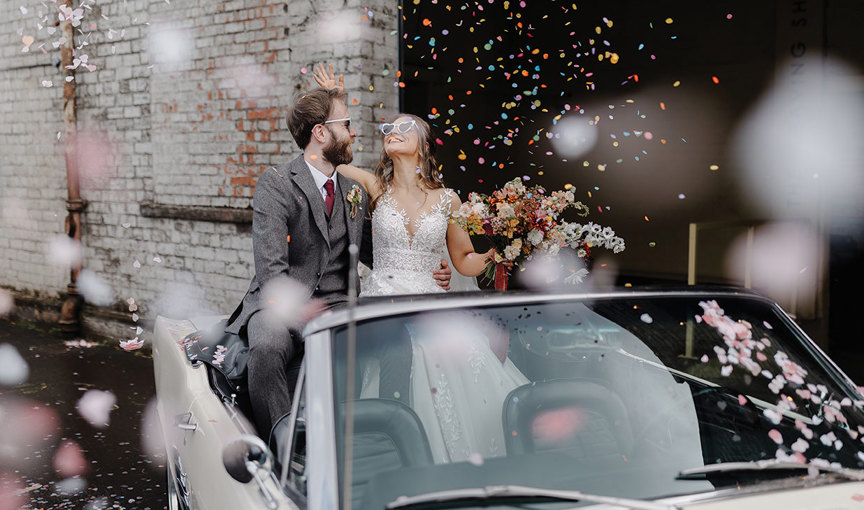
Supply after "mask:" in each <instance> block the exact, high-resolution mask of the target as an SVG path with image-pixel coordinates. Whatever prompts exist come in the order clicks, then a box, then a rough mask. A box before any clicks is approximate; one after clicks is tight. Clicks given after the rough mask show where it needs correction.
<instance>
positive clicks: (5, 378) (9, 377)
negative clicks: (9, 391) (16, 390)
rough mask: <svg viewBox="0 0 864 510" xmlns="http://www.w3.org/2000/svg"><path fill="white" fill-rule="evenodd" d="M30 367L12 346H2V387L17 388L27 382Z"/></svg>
mask: <svg viewBox="0 0 864 510" xmlns="http://www.w3.org/2000/svg"><path fill="white" fill-rule="evenodd" d="M29 375H30V367H29V366H28V365H27V362H26V361H24V358H22V357H21V355H20V354H19V353H18V349H16V348H15V346H13V345H11V344H0V385H2V386H7V387H11V386H17V385H19V384H21V383H23V382H24V381H26V380H27V377H29Z"/></svg>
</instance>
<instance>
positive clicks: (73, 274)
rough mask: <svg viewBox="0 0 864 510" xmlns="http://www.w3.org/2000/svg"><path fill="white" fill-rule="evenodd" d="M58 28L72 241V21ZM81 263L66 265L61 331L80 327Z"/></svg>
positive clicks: (77, 230)
mask: <svg viewBox="0 0 864 510" xmlns="http://www.w3.org/2000/svg"><path fill="white" fill-rule="evenodd" d="M63 4H64V5H65V6H66V7H68V8H69V9H70V10H71V9H74V5H73V1H72V0H65V1H64V2H63ZM60 24H61V29H62V31H63V37H64V38H65V39H66V43H65V44H64V45H63V46H62V48H61V50H60V51H61V65H62V66H63V74H64V78H65V80H64V83H63V146H64V149H65V156H66V158H65V159H66V188H67V190H68V196H67V199H66V210H67V211H68V212H69V214H68V215H67V216H66V221H65V231H66V235H68V236H69V237H71V238H72V239H74V240H75V241H78V242H80V241H81V213H82V212H83V211H84V207H85V205H86V204H85V203H84V200H82V199H81V193H80V186H79V179H78V156H77V152H76V147H75V144H76V138H77V137H76V135H77V117H76V114H75V69H71V67H72V65H73V63H72V61H73V59H74V58H75V31H74V29H73V27H72V23H70V22H69V21H62V22H61V23H60ZM80 271H81V265H80V264H76V265H73V266H72V268H71V269H70V274H69V284H68V285H67V286H66V299H65V300H64V301H63V306H62V307H61V309H60V329H61V330H62V331H63V332H64V333H71V334H77V333H78V332H79V331H80V329H81V322H80V319H81V305H82V298H81V295H80V294H78V289H77V287H76V286H75V282H77V281H78V273H79V272H80Z"/></svg>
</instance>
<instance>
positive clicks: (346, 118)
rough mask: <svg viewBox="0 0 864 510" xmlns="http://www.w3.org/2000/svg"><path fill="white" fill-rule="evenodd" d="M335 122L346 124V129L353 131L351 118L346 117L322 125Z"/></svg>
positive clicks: (326, 121) (327, 121)
mask: <svg viewBox="0 0 864 510" xmlns="http://www.w3.org/2000/svg"><path fill="white" fill-rule="evenodd" d="M334 122H344V123H345V124H344V125H345V129H347V130H349V131H350V130H351V117H345V118H344V119H333V120H325V121H324V122H322V124H332V123H334Z"/></svg>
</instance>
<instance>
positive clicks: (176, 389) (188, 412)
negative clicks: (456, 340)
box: [154, 291, 864, 510]
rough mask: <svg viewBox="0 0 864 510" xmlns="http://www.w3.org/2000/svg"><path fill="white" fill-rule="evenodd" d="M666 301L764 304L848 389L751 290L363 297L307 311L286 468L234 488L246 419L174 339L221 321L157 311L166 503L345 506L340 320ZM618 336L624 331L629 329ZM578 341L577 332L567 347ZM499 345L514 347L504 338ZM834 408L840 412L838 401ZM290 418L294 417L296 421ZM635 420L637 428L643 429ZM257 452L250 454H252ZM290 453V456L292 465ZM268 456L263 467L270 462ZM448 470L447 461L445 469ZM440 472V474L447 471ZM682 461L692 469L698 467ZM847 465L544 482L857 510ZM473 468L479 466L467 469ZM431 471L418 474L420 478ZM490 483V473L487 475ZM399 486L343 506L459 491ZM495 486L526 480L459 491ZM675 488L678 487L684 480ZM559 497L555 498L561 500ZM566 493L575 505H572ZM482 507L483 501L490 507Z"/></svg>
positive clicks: (859, 491)
mask: <svg viewBox="0 0 864 510" xmlns="http://www.w3.org/2000/svg"><path fill="white" fill-rule="evenodd" d="M667 297H675V298H681V299H689V300H702V301H700V302H704V300H710V299H717V300H720V301H721V303H722V302H723V300H724V299H726V300H729V301H736V300H741V299H745V300H746V299H750V300H752V301H753V302H754V303H760V302H761V303H762V304H763V305H764V306H768V307H771V310H773V313H775V314H776V315H775V318H776V320H777V322H780V321H783V322H785V324H783V325H782V327H783V328H787V329H788V331H789V334H794V335H796V338H800V339H802V342H805V345H803V347H802V349H804V351H807V352H808V353H810V354H809V355H812V356H813V357H814V359H815V360H817V361H814V363H818V364H819V365H820V366H822V367H824V368H825V370H827V371H828V372H831V377H832V378H833V379H831V383H832V384H834V385H836V386H837V387H838V388H843V391H847V389H849V388H854V385H853V384H852V383H851V381H849V380H848V378H847V377H846V376H845V375H843V374H842V372H840V371H839V369H838V368H837V367H836V365H834V364H833V363H832V362H831V361H830V360H829V359H828V358H827V356H825V355H824V353H822V352H821V351H820V350H819V349H818V347H817V346H816V345H815V344H814V343H813V342H812V341H810V340H809V339H807V338H806V336H804V334H803V332H802V331H801V330H800V329H798V328H797V326H795V325H794V323H793V322H792V321H791V319H789V318H788V316H786V315H785V314H783V312H782V311H781V310H780V309H779V307H777V306H776V305H773V304H771V303H770V302H768V301H767V300H764V299H762V298H758V297H754V296H749V297H748V296H744V297H742V296H741V294H740V293H739V292H737V291H722V292H718V291H711V292H704V291H701V292H697V291H690V292H686V291H685V292H677V293H669V292H634V291H628V292H626V293H612V294H596V295H589V296H585V295H569V296H568V295H527V294H482V293H478V294H475V295H461V296H452V297H447V298H438V299H433V298H429V297H419V296H418V297H414V298H404V299H396V300H379V301H374V302H370V303H366V304H363V305H362V306H359V307H358V308H356V309H354V310H342V311H338V312H335V313H329V314H327V315H325V316H322V317H319V318H318V319H316V320H315V321H313V322H312V323H311V324H309V325H308V326H307V328H306V330H305V342H306V356H305V359H304V366H303V368H302V369H301V377H300V381H299V383H298V392H297V395H302V397H301V398H295V402H294V412H293V413H292V414H291V416H290V417H289V419H288V420H287V429H286V430H288V431H289V434H287V435H285V436H284V437H286V438H288V439H287V442H285V443H282V444H280V445H279V449H280V451H279V452H276V455H275V457H276V458H278V460H280V461H281V462H280V464H281V465H283V466H290V469H289V468H288V467H286V468H285V469H282V470H279V469H277V468H275V467H273V464H271V465H270V466H268V465H267V462H266V460H267V459H266V458H265V457H266V456H264V455H258V456H257V459H253V460H256V462H247V464H246V465H247V467H249V468H250V470H251V471H252V472H253V474H254V475H255V476H254V477H253V478H252V479H251V480H250V481H248V482H247V483H241V482H240V481H238V480H237V479H236V477H232V476H231V475H229V474H228V471H227V470H226V467H225V464H224V462H225V459H226V458H228V457H230V455H231V453H230V451H231V445H235V446H236V445H237V444H238V438H245V439H244V440H242V441H241V442H240V443H241V444H243V445H244V447H245V448H246V450H244V451H246V453H248V451H250V450H255V447H256V446H255V443H254V429H253V428H252V427H251V426H250V425H249V423H248V421H247V420H246V418H245V417H244V416H243V415H242V413H241V412H239V411H238V407H237V406H236V405H234V403H233V402H232V399H230V398H225V397H224V396H223V397H222V398H220V397H219V396H218V395H217V394H216V393H215V392H214V391H213V389H212V385H211V381H210V379H209V378H208V372H207V371H208V368H207V367H206V366H205V364H203V363H200V362H198V363H196V362H195V360H191V361H190V359H189V357H188V356H187V353H186V352H185V351H184V348H183V344H184V338H185V337H187V335H189V334H190V333H193V332H195V331H198V330H206V329H207V328H209V327H211V326H212V325H213V324H214V323H216V322H217V321H218V320H219V319H221V317H205V318H200V319H192V320H175V319H167V318H163V317H160V318H159V319H157V321H156V326H155V343H154V366H155V376H156V384H157V393H158V411H159V415H160V417H161V420H162V424H163V431H164V434H165V438H166V449H167V451H168V457H169V459H170V460H169V462H168V464H169V470H168V471H169V472H168V484H169V493H170V495H171V508H187V507H188V508H206V509H216V510H218V509H223V508H224V509H239V508H243V509H249V510H257V509H265V508H271V509H275V508H279V509H287V508H311V509H315V510H318V509H336V508H340V507H341V508H344V507H345V506H346V505H344V504H342V503H341V501H342V499H343V498H342V497H341V496H340V494H342V492H341V491H343V489H344V487H343V486H342V482H344V478H342V479H340V472H341V471H340V467H339V459H340V458H341V457H340V456H339V455H337V451H338V450H339V446H338V445H339V444H341V443H340V441H341V439H340V437H341V436H340V435H341V434H343V433H344V430H343V429H342V428H341V427H340V425H339V424H340V423H342V422H340V415H339V413H340V412H341V410H342V409H343V408H342V407H339V406H336V405H335V402H336V398H337V396H336V394H337V393H338V391H341V390H338V389H337V388H335V387H334V385H335V384H336V383H335V382H334V381H336V380H337V379H338V378H337V377H335V376H336V374H335V373H334V372H336V371H338V370H339V369H338V368H334V367H338V366H339V365H338V364H337V363H336V362H335V361H334V359H335V358H336V357H338V353H335V352H334V351H333V349H334V346H335V345H337V337H339V335H343V336H344V335H345V332H346V331H347V330H350V327H349V326H350V325H351V324H353V323H354V322H353V321H356V323H357V324H360V326H358V327H357V328H358V329H357V330H356V331H359V335H360V336H359V337H358V338H359V339H360V341H361V342H362V338H363V334H364V333H363V331H364V330H363V329H362V328H363V326H362V325H363V324H366V325H367V326H366V327H367V328H372V327H373V326H374V324H375V321H376V320H378V319H381V318H387V317H403V316H404V317H409V318H410V317H411V314H418V313H424V314H427V313H436V312H438V313H448V311H455V310H465V309H482V310H486V311H489V310H492V311H494V310H505V309H512V310H518V309H522V308H524V309H525V310H528V309H529V308H530V307H532V306H537V307H542V306H552V307H554V306H567V305H568V303H572V304H573V306H574V307H581V306H583V303H589V302H590V303H613V302H615V300H622V301H625V300H634V299H635V300H647V301H645V302H649V303H650V302H652V301H651V300H657V302H662V299H664V298H667ZM639 302H642V301H639ZM694 302H695V301H694ZM628 303H629V302H628ZM628 306H629V305H628ZM760 306H761V305H760ZM508 307H509V308H508ZM655 313H656V312H655ZM636 317H638V315H636ZM654 320H655V321H656V320H658V317H655V318H654ZM642 322H643V323H648V320H647V319H645V318H644V317H643V318H642ZM598 323H599V322H598ZM577 326H578V324H577ZM640 327H641V326H640ZM681 327H682V328H684V327H686V326H685V324H684V323H683V322H682V323H681ZM775 327H778V328H780V327H781V324H779V323H778V324H775ZM346 328H347V329H346ZM620 329H621V330H622V331H624V332H625V333H627V331H626V329H627V328H625V327H623V326H622V327H621V328H620ZM631 329H632V328H631ZM561 331H569V330H561ZM682 331H683V330H682ZM627 334H628V335H629V333H627ZM682 335H683V333H682ZM681 338H682V339H683V338H684V337H683V336H682V337H681ZM583 340H584V339H580V340H578V341H577V343H578V342H582V341H583ZM512 341H513V340H511V342H512ZM682 342H683V340H682ZM358 345H359V344H358ZM573 345H575V344H573ZM580 345H581V344H580ZM566 348H567V347H566V346H565V347H564V348H563V349H564V350H566ZM682 348H683V347H682ZM511 349H512V350H515V349H513V347H512V345H511ZM625 350H626V349H621V348H619V349H618V351H616V352H623V351H625ZM610 352H611V351H610ZM547 354H548V353H547ZM625 354H627V356H629V357H630V358H633V359H636V360H639V361H638V366H644V367H648V368H647V369H649V370H651V369H652V368H651V367H652V366H654V365H657V362H656V361H654V360H652V359H648V357H638V356H636V355H633V354H632V349H630V350H629V351H628V352H625ZM631 361H632V360H631ZM655 368H656V367H655ZM667 369H668V370H670V374H672V376H674V377H676V378H680V377H683V378H684V381H685V382H686V383H687V384H690V385H691V386H692V385H693V384H696V385H704V386H705V387H706V388H708V389H709V390H711V389H712V388H714V387H715V386H717V385H716V384H715V383H711V382H709V381H708V380H707V379H701V378H699V377H694V376H691V375H688V374H686V373H684V372H681V373H680V374H679V373H677V372H676V371H675V370H674V369H670V368H667ZM826 373H827V372H826ZM820 375H821V374H820ZM681 384H684V383H681ZM687 384H684V386H687ZM849 394H850V395H852V396H853V397H854V396H855V394H853V393H849ZM650 397H651V395H647V396H645V397H644V398H650ZM859 397H860V396H859ZM751 400H753V402H754V403H755V404H754V405H756V407H758V409H760V410H772V409H776V406H774V404H772V403H770V402H768V401H767V400H765V401H763V400H760V399H758V398H756V397H751ZM748 405H749V404H748ZM860 405H861V402H860V401H856V402H855V403H854V405H853V407H854V408H855V409H856V411H855V412H856V413H857V412H860ZM844 409H851V408H849V407H844ZM779 412H781V414H783V419H784V420H785V419H789V420H792V419H793V418H794V417H795V416H798V415H797V414H795V413H794V412H791V411H788V412H787V411H783V410H782V409H781V410H780V411H779ZM849 412H850V413H851V412H852V411H851V410H850V411H849ZM298 416H299V418H297V417H298ZM700 419H701V418H700ZM306 425H308V427H307V426H306ZM505 426H506V425H505ZM636 426H638V424H634V427H636ZM700 426H701V425H700ZM647 427H648V425H646V428H647ZM814 427H815V425H814ZM661 428H662V427H661ZM671 430H673V429H671V428H667V429H666V432H669V431H671ZM298 434H299V435H298ZM514 435H515V434H514ZM301 436H302V438H303V439H304V442H305V446H302V447H298V439H297V437H301ZM682 440H684V439H682ZM817 440H818V438H817ZM244 441H245V442H244ZM856 444H857V445H858V446H857V447H856V446H854V445H856ZM849 445H852V446H849ZM843 447H844V448H853V449H854V448H858V450H857V452H854V451H853V452H852V455H853V456H854V454H855V453H859V457H861V458H862V459H864V453H860V452H862V451H864V449H862V445H861V442H860V441H859V442H854V441H853V442H849V444H848V445H847V444H845V443H844V446H843ZM298 448H299V449H298ZM301 450H302V451H301ZM298 451H300V452H301V455H300V456H299V457H295V455H296V454H297V452H298ZM258 453H259V454H260V452H258ZM696 453H697V455H701V454H700V453H699V452H696ZM271 455H272V454H271ZM289 455H290V458H291V459H292V462H285V461H286V460H287V459H288V458H289ZM770 457H773V452H771V456H770ZM262 459H263V460H262ZM294 459H299V460H298V461H296V462H295V461H294ZM502 459H504V460H501V459H489V460H488V461H487V463H486V464H485V466H490V467H489V469H493V468H492V467H491V466H494V464H495V462H504V461H505V460H506V459H507V457H503V458H502ZM270 462H271V463H272V460H271V461H270ZM708 464H710V463H706V465H708ZM540 465H542V464H540ZM452 466H455V464H454V465H452ZM445 467H446V468H448V469H449V468H450V467H451V466H445ZM682 467H690V466H682ZM694 467H699V465H696V466H694ZM852 468H853V469H849V470H848V472H847V473H845V474H844V473H840V472H839V471H838V472H817V471H816V470H815V468H812V469H811V470H810V473H809V474H808V471H807V470H803V471H796V472H795V473H794V475H792V476H787V477H780V478H778V479H771V480H764V481H760V482H758V483H752V484H744V485H741V486H740V487H733V488H728V487H721V488H711V489H709V490H705V489H704V488H703V489H698V490H695V487H697V485H694V486H693V487H694V491H693V492H692V493H684V492H677V493H674V494H673V493H667V494H660V495H657V497H639V498H634V497H633V494H632V493H629V492H628V490H627V481H626V480H624V479H622V480H621V481H620V483H621V489H622V490H621V494H620V495H619V494H610V491H609V490H604V491H602V492H603V494H602V495H599V496H592V493H593V492H592V491H591V490H589V489H590V488H591V487H578V489H579V490H580V491H581V492H582V493H583V494H582V495H581V497H577V496H579V495H578V494H577V493H574V492H572V490H570V489H575V488H576V487H567V490H564V489H561V488H560V487H556V488H555V489H556V490H558V491H559V492H561V494H559V495H561V496H562V497H563V493H565V492H566V493H568V494H569V496H567V497H570V498H572V499H573V503H574V505H576V504H578V506H580V507H586V508H588V507H590V508H622V507H624V508H652V509H654V508H681V509H690V508H693V509H697V508H698V509H720V508H730V509H731V508H735V509H736V510H746V509H750V508H753V509H756V508H759V509H764V508H783V509H787V510H788V509H797V508H800V509H808V510H812V509H820V508H825V509H828V508H835V509H836V508H850V509H852V508H864V482H862V481H861V480H864V472H861V471H855V470H854V469H855V468H857V466H852ZM412 469H414V470H416V469H418V468H410V467H406V468H405V469H403V470H400V471H402V472H403V474H404V475H405V476H408V478H406V480H409V479H411V478H410V473H411V472H412V471H411V470H412ZM423 469H439V467H438V465H436V466H433V467H431V468H423ZM454 469H455V468H454ZM477 469H486V468H485V467H483V468H480V467H478V468H477ZM658 469H660V468H658ZM418 472H420V471H418ZM433 472H434V471H430V473H433ZM442 473H443V471H442ZM790 474H791V473H790ZM394 476H395V475H394ZM736 476H737V475H736ZM441 479H442V480H445V479H446V476H443V477H442V478H441ZM490 479H492V480H494V477H491V478H490ZM340 480H341V481H340ZM394 480H397V481H398V477H397V478H394ZM394 483H396V482H394ZM442 483H443V482H442ZM610 483H612V484H614V483H615V482H614V481H610ZM682 483H684V482H682ZM400 485H401V484H400ZM407 485H410V484H407ZM407 485H406V486H405V487H406V488H405V489H404V490H405V491H406V492H407V493H406V494H405V495H404V496H406V497H401V498H400V497H398V495H399V491H400V490H402V488H401V487H395V488H394V487H385V488H386V490H385V491H383V492H387V493H389V492H392V493H393V494H396V495H397V497H393V498H391V497H390V496H386V494H385V495H382V496H381V497H384V498H385V500H382V501H383V504H381V503H376V504H375V505H372V506H363V505H358V504H357V503H356V502H355V504H354V508H358V506H360V507H362V508H370V509H371V508H374V509H375V510H384V508H385V507H387V508H391V507H392V508H399V507H402V508H413V506H412V505H411V501H410V500H411V498H417V497H421V498H422V497H424V495H427V496H428V495H431V497H432V499H434V498H435V494H436V493H441V494H443V495H444V496H442V497H443V498H444V499H447V498H448V497H451V496H452V495H453V493H454V491H455V493H458V492H459V491H464V490H468V489H466V488H464V487H461V488H459V487H456V488H453V487H445V486H441V487H437V488H436V490H429V491H426V492H424V493H421V494H419V495H418V494H412V493H411V490H412V489H410V488H408V487H407ZM431 485H432V486H434V485H435V484H434V483H432V484H431ZM502 485H529V484H527V483H519V484H513V483H512V481H511V482H507V483H504V482H500V483H483V484H481V485H480V486H479V487H477V488H473V489H470V490H478V489H479V490H484V491H485V490H487V489H488V490H489V494H494V493H495V490H499V491H500V490H501V486H502ZM680 486H681V487H688V486H687V485H686V483H684V485H680ZM484 487H485V488H486V489H484ZM676 487H678V485H676ZM545 490H548V489H545ZM394 491H395V492H394ZM427 493H428V494H427ZM448 494H449V495H448ZM475 495H476V494H475ZM375 497H377V495H375V496H372V497H370V496H369V495H367V497H366V499H364V500H363V501H376V500H375ZM567 497H564V500H566V498H567ZM481 499H482V498H481ZM577 499H578V502H577V501H576V500H577ZM564 500H562V501H564ZM416 503H417V505H418V506H417V508H421V507H422V508H435V507H436V505H435V504H434V503H433V504H431V506H423V505H426V503H423V504H421V502H420V501H417V502H416ZM547 503H548V502H547ZM486 504H487V505H488V504H490V502H487V503H486ZM494 505H496V506H498V505H500V506H508V505H509V503H508V502H507V500H506V499H502V500H501V501H495V503H494ZM536 505H537V506H536V507H537V508H545V507H544V506H543V505H544V503H538V504H536ZM475 506H476V505H474V504H472V503H470V502H461V503H454V504H453V506H452V507H458V508H463V507H464V508H474V507H475ZM566 507H567V506H566V505H565V506H563V507H562V506H560V504H555V505H553V506H551V507H549V508H566Z"/></svg>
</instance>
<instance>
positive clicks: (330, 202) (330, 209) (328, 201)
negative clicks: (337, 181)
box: [324, 180, 334, 216]
mask: <svg viewBox="0 0 864 510" xmlns="http://www.w3.org/2000/svg"><path fill="white" fill-rule="evenodd" d="M324 191H326V192H327V197H325V198H324V204H325V205H326V206H327V216H330V213H332V212H333V200H334V197H333V181H332V180H328V181H327V182H325V183H324Z"/></svg>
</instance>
